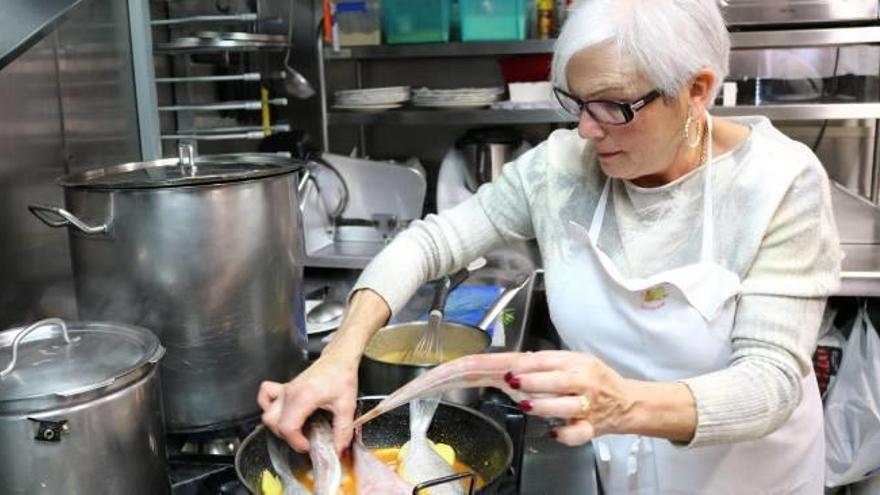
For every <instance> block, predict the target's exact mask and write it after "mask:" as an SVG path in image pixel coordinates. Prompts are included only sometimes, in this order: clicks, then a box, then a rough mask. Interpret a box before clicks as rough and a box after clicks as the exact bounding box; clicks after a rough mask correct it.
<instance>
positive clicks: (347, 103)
mask: <svg viewBox="0 0 880 495" xmlns="http://www.w3.org/2000/svg"><path fill="white" fill-rule="evenodd" d="M334 96H335V97H336V104H335V105H333V108H336V109H339V110H355V111H361V112H374V111H379V110H390V109H392V108H400V107H402V106H403V104H404V103H405V102H407V101H409V98H410V88H409V86H390V87H387V88H368V89H346V90H343V91H336V92H335V93H334Z"/></svg>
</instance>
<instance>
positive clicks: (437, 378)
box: [353, 353, 531, 428]
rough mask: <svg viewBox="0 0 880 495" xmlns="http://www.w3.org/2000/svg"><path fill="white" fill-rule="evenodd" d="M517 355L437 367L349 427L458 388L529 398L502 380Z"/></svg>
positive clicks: (478, 357) (466, 359) (474, 358)
mask: <svg viewBox="0 0 880 495" xmlns="http://www.w3.org/2000/svg"><path fill="white" fill-rule="evenodd" d="M519 356H520V355H519V354H517V353H504V354H478V355H470V356H464V357H461V358H458V359H455V360H452V361H449V362H448V363H444V364H441V365H440V366H437V367H436V368H433V369H432V370H430V371H428V372H427V373H423V374H422V375H420V376H419V377H418V378H415V379H414V380H412V381H411V382H409V383H407V384H406V385H404V386H402V387H400V388H399V389H397V390H395V391H394V393H392V394H391V395H389V396H388V397H386V398H385V399H383V400H382V401H381V402H380V403H379V404H377V405H376V407H374V408H373V409H370V410H369V411H367V412H366V413H365V414H363V415H361V416H360V417H359V418H357V419H356V420H355V421H354V425H353V426H354V427H355V428H357V427H360V426H361V425H363V424H364V423H366V422H367V421H370V420H372V419H376V418H377V417H379V416H381V415H383V414H385V413H386V412H388V411H390V410H392V409H394V408H396V407H398V406H401V405H403V404H406V403H407V402H410V401H412V400H415V399H420V398H424V397H429V396H432V395H440V394H442V393H443V392H446V391H448V390H455V389H460V388H481V387H494V388H497V389H499V390H501V391H502V392H504V393H505V394H507V395H508V396H510V398H511V399H513V400H514V401H517V402H519V401H521V400H523V399H526V398H529V397H531V396H530V395H528V394H524V393H522V392H520V391H518V390H514V389H512V388H510V386H508V385H507V382H506V381H504V374H505V373H507V372H508V371H509V370H510V367H511V365H512V364H513V362H514V361H515V360H516V359H517V358H518V357H519ZM429 423H430V422H429Z"/></svg>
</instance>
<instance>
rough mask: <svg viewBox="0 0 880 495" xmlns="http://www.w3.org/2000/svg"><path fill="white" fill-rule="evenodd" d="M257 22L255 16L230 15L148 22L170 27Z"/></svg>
mask: <svg viewBox="0 0 880 495" xmlns="http://www.w3.org/2000/svg"><path fill="white" fill-rule="evenodd" d="M256 20H258V17H257V14H254V13H244V14H230V15H194V16H189V17H177V18H173V19H155V20H152V21H150V25H153V26H171V25H175V24H189V23H205V22H222V23H228V22H253V21H256Z"/></svg>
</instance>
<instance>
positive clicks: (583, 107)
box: [553, 86, 663, 125]
mask: <svg viewBox="0 0 880 495" xmlns="http://www.w3.org/2000/svg"><path fill="white" fill-rule="evenodd" d="M553 95H554V96H556V101H558V102H559V104H560V105H561V106H562V108H563V109H564V108H565V104H563V103H562V97H563V96H564V97H566V98H569V99H570V100H572V101H573V102H574V103H575V104H576V105H577V106H578V110H579V112H578V115H577V116H578V117H580V116H581V114H583V113H584V112H587V113H588V114H589V115H590V117H591V118H592V119H593V120H595V121H596V122H598V123H600V124H604V125H626V124H629V123H630V122H632V120H633V119H634V118H636V113H638V112H639V111H640V110H643V109H644V108H645V107H646V106H648V104H649V103H651V102H652V101H654V100H656V99H657V98H659V97H661V96H662V95H663V93H661V92H660V90H658V89H652V90H651V91H649V92H648V93H645V94H644V95H642V96H640V97H638V98H636V99H635V100H632V101H628V102H627V101H614V100H601V99H600V100H586V101H584V100H581V99H580V98H578V97H577V96H575V95H573V94H571V93H569V92H568V91H565V90H563V89H562V88H558V87H556V86H554V87H553ZM590 103H604V104H611V105H616V106H617V108H619V109H620V112H621V113H622V114H623V119H624V120H623V122H605V121H603V120H602V119H600V118H597V117H596V115H594V114H593V112H591V111H590V108H589V105H590Z"/></svg>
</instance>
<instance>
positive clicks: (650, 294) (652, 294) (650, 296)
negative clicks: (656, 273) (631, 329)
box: [642, 285, 669, 310]
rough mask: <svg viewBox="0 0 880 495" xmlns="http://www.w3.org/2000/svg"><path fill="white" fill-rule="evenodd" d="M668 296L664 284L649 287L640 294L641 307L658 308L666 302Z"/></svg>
mask: <svg viewBox="0 0 880 495" xmlns="http://www.w3.org/2000/svg"><path fill="white" fill-rule="evenodd" d="M668 296H669V290H667V289H666V286H665V285H658V286H657V287H651V288H650V289H648V290H646V291H645V294H644V296H642V309H652V310H653V309H660V308H662V307H663V306H664V305H665V304H666V298H667V297H668Z"/></svg>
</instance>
